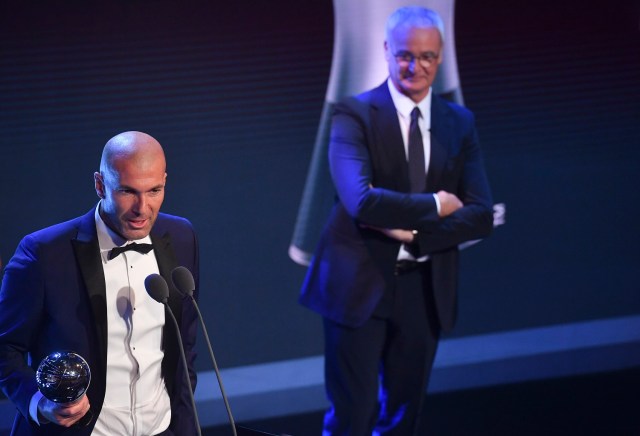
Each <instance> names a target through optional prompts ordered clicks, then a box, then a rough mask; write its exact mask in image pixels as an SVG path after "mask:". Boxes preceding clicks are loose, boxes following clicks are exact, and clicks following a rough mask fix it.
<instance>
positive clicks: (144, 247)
mask: <svg viewBox="0 0 640 436" xmlns="http://www.w3.org/2000/svg"><path fill="white" fill-rule="evenodd" d="M152 249H153V245H151V244H138V243H136V242H132V243H131V244H128V245H123V246H122V247H115V248H113V249H112V250H111V251H110V252H109V260H111V259H114V258H116V257H118V255H119V254H120V253H124V252H125V251H129V250H133V251H137V252H138V253H143V254H147V253H148V252H150V251H151V250H152Z"/></svg>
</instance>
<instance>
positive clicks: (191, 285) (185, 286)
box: [171, 266, 238, 436]
mask: <svg viewBox="0 0 640 436" xmlns="http://www.w3.org/2000/svg"><path fill="white" fill-rule="evenodd" d="M171 280H172V281H173V284H174V286H175V287H176V288H177V289H178V291H179V292H180V293H182V294H183V295H188V296H189V298H190V299H191V303H192V304H193V307H194V308H195V309H196V312H197V314H198V318H199V319H200V326H201V327H202V332H203V333H204V338H205V342H206V343H207V348H208V349H209V356H211V362H212V363H213V370H214V372H215V373H216V378H217V379H218V385H219V386H220V394H221V395H222V401H224V406H225V408H226V410H227V415H228V416H229V422H230V423H231V430H232V431H233V436H237V435H238V433H237V430H236V423H235V421H234V419H233V414H232V413H231V406H229V400H228V399H227V394H226V392H225V390H224V385H223V383H222V377H221V376H220V370H219V369H218V364H217V363H216V358H215V356H214V355H213V349H212V348H211V341H210V340H209V334H208V333H207V327H206V325H205V323H204V319H203V318H202V313H201V312H200V308H199V307H198V303H197V302H196V299H195V298H194V297H193V291H194V290H195V282H194V280H193V275H192V274H191V271H189V269H188V268H185V267H183V266H178V267H176V268H175V269H174V270H173V271H172V272H171Z"/></svg>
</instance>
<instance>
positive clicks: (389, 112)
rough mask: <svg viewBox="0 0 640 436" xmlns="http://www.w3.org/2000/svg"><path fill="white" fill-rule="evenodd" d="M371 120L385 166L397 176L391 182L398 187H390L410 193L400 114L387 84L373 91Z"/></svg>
mask: <svg viewBox="0 0 640 436" xmlns="http://www.w3.org/2000/svg"><path fill="white" fill-rule="evenodd" d="M371 106H372V111H371V120H372V123H371V124H372V126H373V128H374V129H376V130H375V133H376V137H378V138H380V141H379V143H380V144H381V152H382V155H383V156H385V159H384V163H385V166H387V165H388V166H390V167H391V168H392V170H391V172H392V173H393V174H395V177H393V178H392V179H391V180H392V181H393V182H394V183H396V184H397V185H396V186H393V187H389V188H393V189H394V190H396V191H399V192H409V190H410V182H409V166H408V164H407V155H406V152H405V149H404V142H403V140H402V132H401V131H400V123H399V122H398V113H397V111H396V107H395V105H394V104H393V100H392V99H391V94H390V93H389V88H388V85H387V82H386V81H385V82H384V83H383V84H382V85H380V86H379V87H378V88H376V89H375V90H373V92H372V97H371Z"/></svg>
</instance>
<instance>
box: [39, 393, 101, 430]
mask: <svg viewBox="0 0 640 436" xmlns="http://www.w3.org/2000/svg"><path fill="white" fill-rule="evenodd" d="M89 409H90V405H89V399H88V398H87V396H86V395H83V396H82V397H81V398H80V399H79V400H77V401H74V402H73V403H54V402H53V401H51V400H48V399H47V398H45V397H42V399H41V400H40V402H39V403H38V412H39V413H40V414H41V415H42V417H44V418H45V419H46V420H48V421H50V422H53V423H54V424H58V425H61V426H63V427H71V426H72V425H73V424H75V423H76V422H78V421H79V420H80V419H81V418H82V417H83V416H84V415H85V414H86V413H87V412H88V411H89Z"/></svg>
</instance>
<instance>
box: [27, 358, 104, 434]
mask: <svg viewBox="0 0 640 436" xmlns="http://www.w3.org/2000/svg"><path fill="white" fill-rule="evenodd" d="M36 382H37V384H38V389H39V390H40V392H41V393H42V395H43V396H44V397H45V398H46V399H47V400H50V401H52V402H54V403H56V405H55V407H56V408H57V407H58V406H59V408H60V409H64V408H66V406H72V405H74V404H76V403H78V402H80V401H81V400H82V399H83V396H84V394H85V392H86V391H87V389H88V388H89V384H90V383H91V370H90V369H89V364H88V363H87V362H86V360H84V359H83V358H82V356H80V355H79V354H77V353H74V352H71V351H64V352H54V353H51V354H49V355H48V356H47V357H45V358H44V359H42V362H40V365H39V366H38V370H37V371H36ZM85 401H87V400H86V399H85ZM54 413H55V412H54ZM62 415H63V414H62ZM63 416H64V415H63ZM92 418H93V414H92V413H91V410H90V409H88V410H87V412H86V413H85V414H84V415H83V416H82V418H80V419H79V420H77V422H75V424H76V425H87V424H89V422H91V419H92ZM63 419H73V416H69V417H64V418H63ZM63 422H64V421H63ZM63 422H62V423H61V422H60V421H58V423H59V424H61V425H64V423H63Z"/></svg>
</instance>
